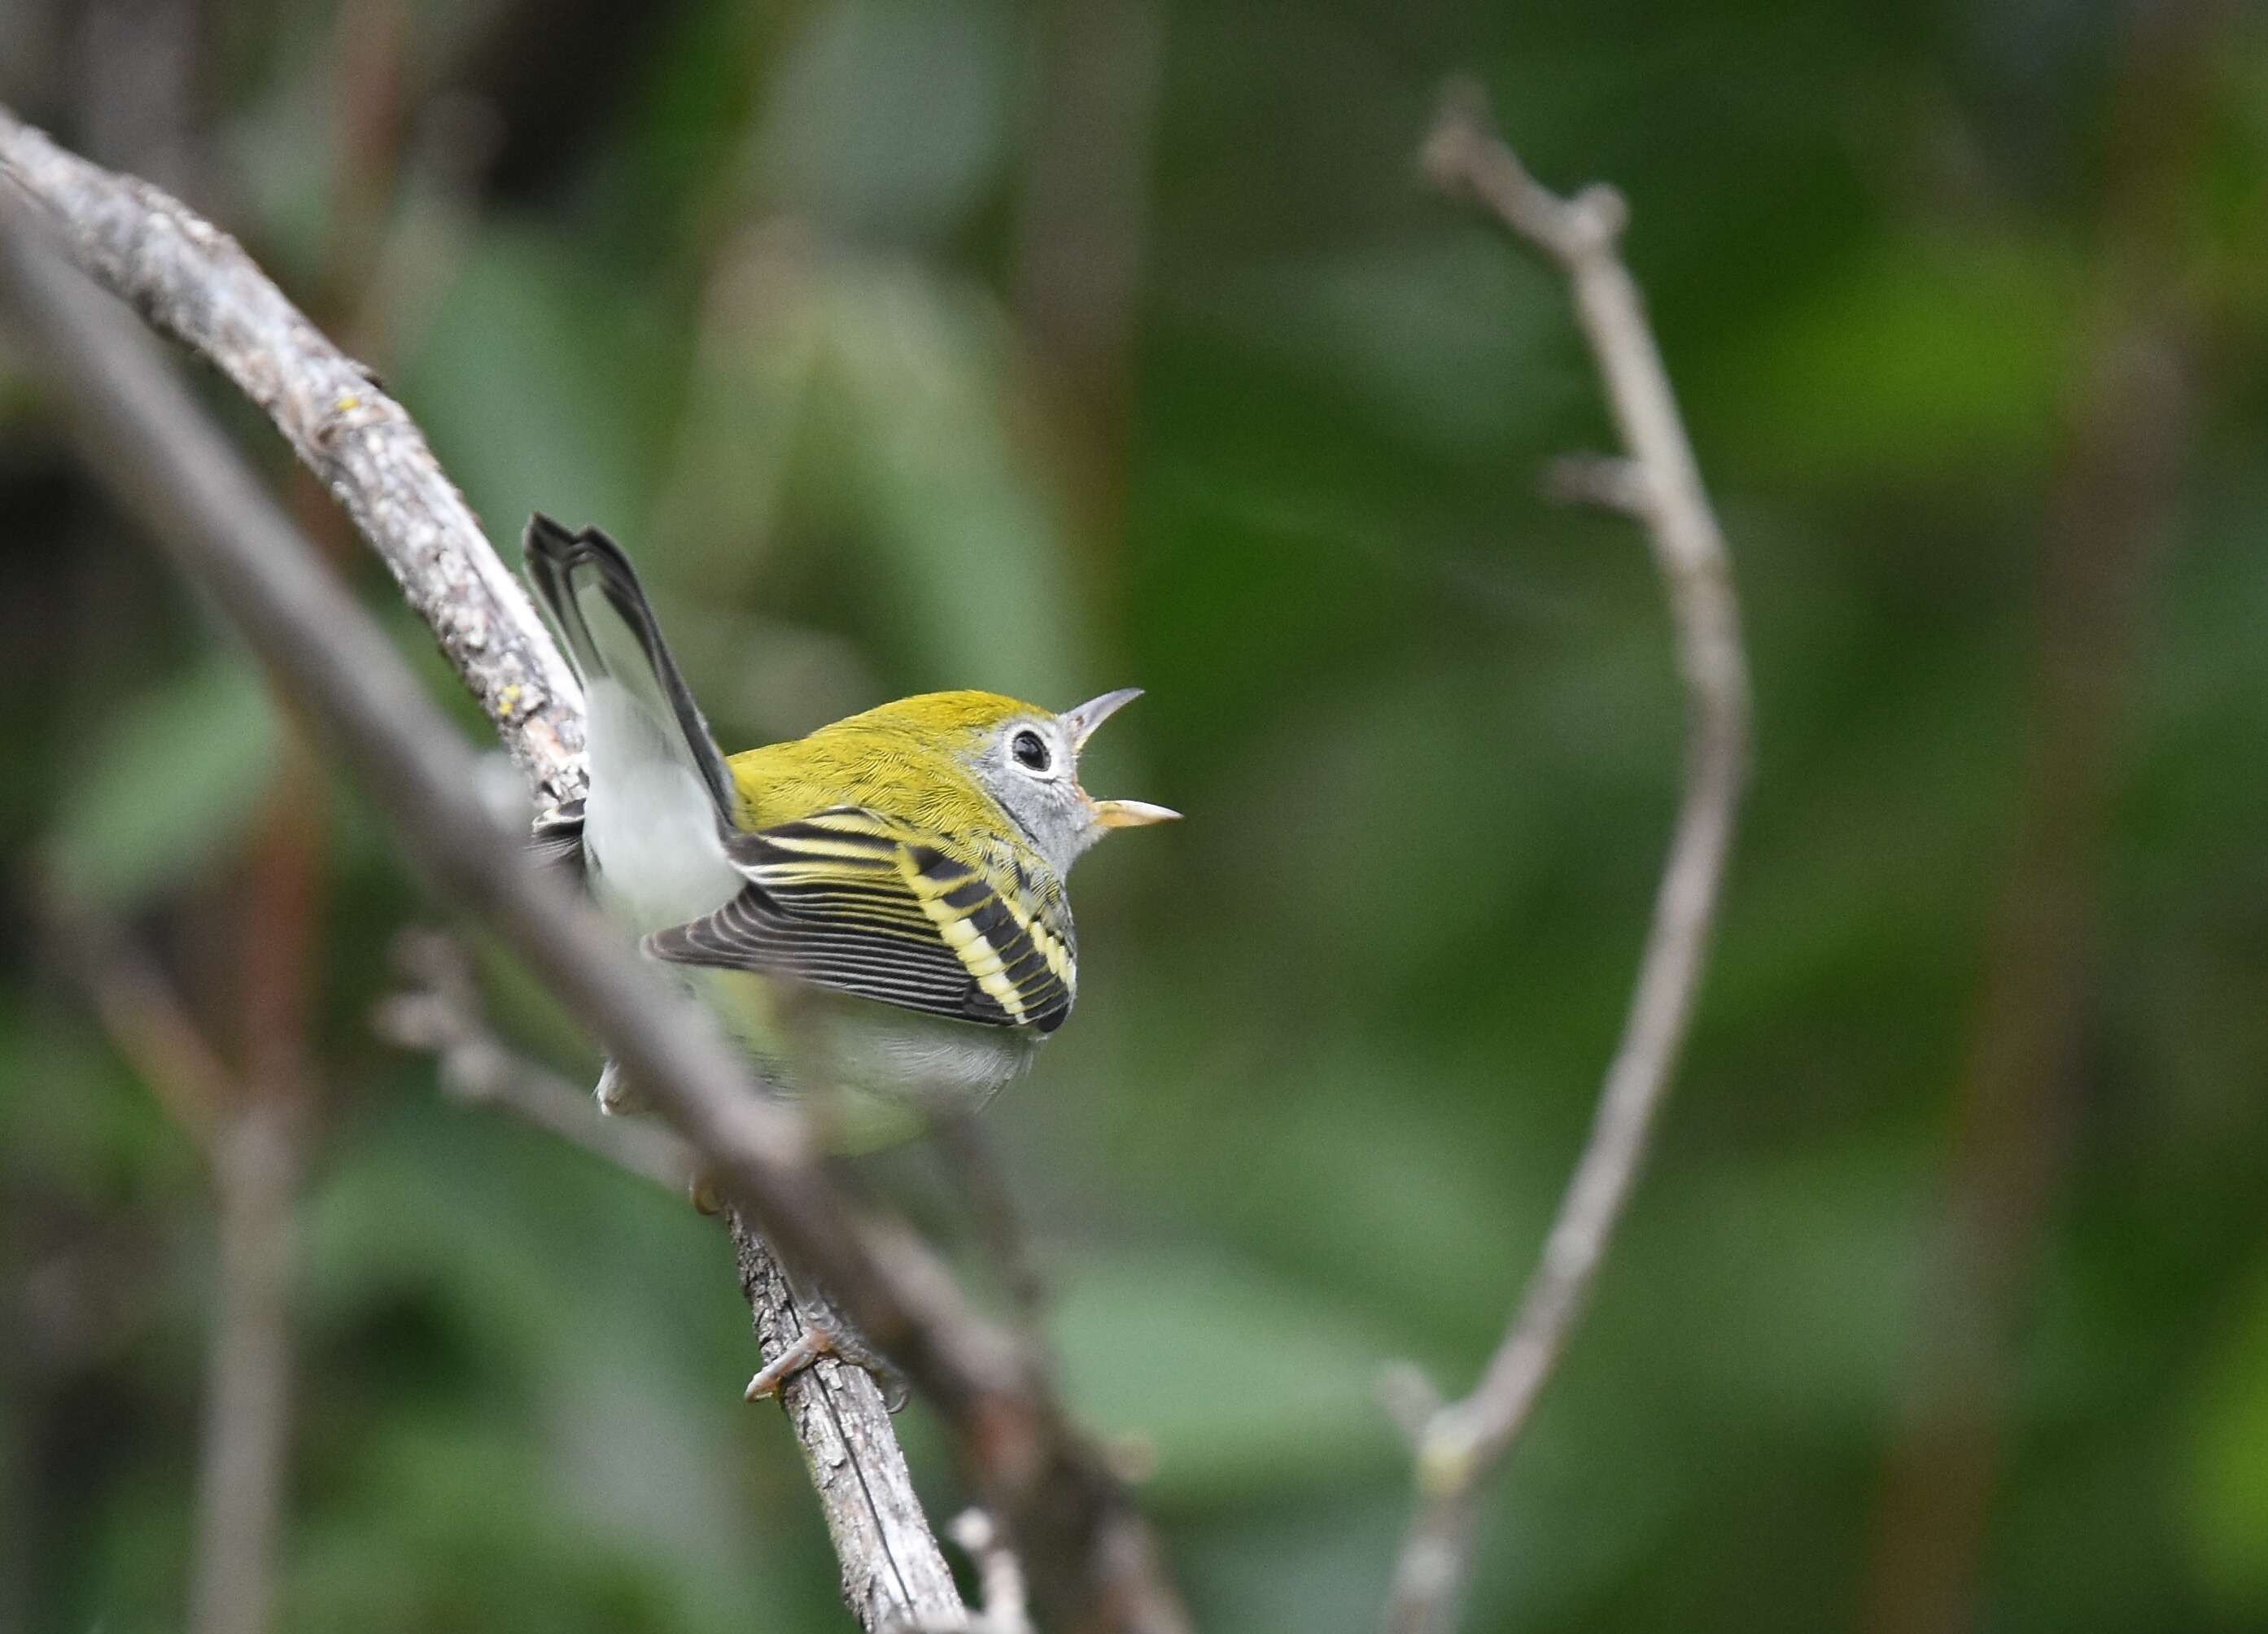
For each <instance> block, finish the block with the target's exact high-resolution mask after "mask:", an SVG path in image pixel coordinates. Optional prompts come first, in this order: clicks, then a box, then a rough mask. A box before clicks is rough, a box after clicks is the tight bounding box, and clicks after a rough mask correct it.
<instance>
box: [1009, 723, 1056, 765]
mask: <svg viewBox="0 0 2268 1634" xmlns="http://www.w3.org/2000/svg"><path fill="white" fill-rule="evenodd" d="M1008 753H1009V754H1013V755H1014V756H1015V757H1016V764H1017V765H1019V766H1021V767H1023V768H1025V769H1027V770H1029V771H1045V770H1047V769H1048V746H1047V745H1046V744H1044V743H1042V742H1041V741H1040V734H1039V733H1038V732H1029V731H1026V732H1018V733H1017V734H1016V735H1015V736H1014V737H1013V738H1012V739H1010V740H1008Z"/></svg>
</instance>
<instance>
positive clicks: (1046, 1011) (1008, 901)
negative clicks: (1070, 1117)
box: [645, 806, 1079, 1033]
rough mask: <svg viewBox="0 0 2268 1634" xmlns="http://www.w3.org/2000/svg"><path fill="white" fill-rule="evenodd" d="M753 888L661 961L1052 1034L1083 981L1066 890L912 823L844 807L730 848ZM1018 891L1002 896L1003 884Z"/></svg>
mask: <svg viewBox="0 0 2268 1634" xmlns="http://www.w3.org/2000/svg"><path fill="white" fill-rule="evenodd" d="M726 850H727V853H728V855H729V856H730V857H731V858H732V861H733V865H734V866H735V867H737V868H738V869H739V870H740V872H741V873H742V874H743V875H744V876H746V878H747V881H748V883H747V887H746V888H745V889H743V890H742V891H741V893H740V895H738V896H736V897H734V898H733V900H732V901H731V902H727V903H726V904H725V906H724V907H722V908H720V909H718V910H717V911H716V912H715V913H713V914H711V915H709V916H707V917H705V918H702V919H696V920H695V921H694V922H693V923H691V924H684V925H680V926H678V927H676V928H675V929H674V930H669V931H659V932H657V933H656V934H654V935H652V936H650V937H648V938H646V944H645V945H646V947H647V949H648V951H649V952H651V953H653V954H654V955H655V956H656V957H657V958H660V959H666V960H669V961H673V962H674V963H679V964H692V965H707V966H711V967H715V968H725V969H740V970H754V971H758V972H762V973H763V974H765V975H781V976H786V977H790V978H792V979H794V980H797V981H802V982H808V983H812V984H813V985H814V986H817V987H824V988H828V989H832V990H835V991H836V992H843V993H850V994H853V995H856V996H857V997H861V998H871V999H874V1000H876V1001H878V1002H880V1003H882V1004H887V1005H899V1006H901V1007H902V1008H904V1009H908V1010H918V1011H923V1012H927V1013H929V1014H932V1015H940V1016H950V1017H953V1018H954V1019H958V1020H964V1021H978V1022H984V1023H987V1024H990V1025H992V1026H996V1027H1035V1028H1037V1029H1038V1030H1039V1031H1041V1032H1042V1033H1052V1032H1053V1031H1055V1029H1056V1028H1057V1027H1060V1026H1061V1025H1062V1024H1063V1019H1064V1017H1065V1016H1066V1015H1068V1014H1070V1013H1071V999H1072V997H1073V995H1074V993H1075V992H1076V990H1077V986H1078V979H1079V968H1078V955H1077V953H1076V947H1075V943H1074V941H1073V938H1072V931H1071V909H1070V906H1069V904H1068V903H1067V902H1065V901H1064V895H1063V892H1062V888H1061V887H1060V885H1057V884H1054V883H1053V882H1052V881H1049V884H1048V885H1047V886H1042V885H1038V884H1035V881H1034V880H1033V878H1032V875H1031V873H1030V872H1027V870H1025V869H1022V868H1020V867H1017V866H1015V865H1013V864H1010V865H1007V866H1005V867H1004V868H1001V869H998V870H994V871H992V872H993V873H995V874H997V875H998V876H999V878H1000V883H999V884H996V883H995V882H994V879H993V878H991V877H988V873H987V871H986V870H984V869H982V868H980V867H979V866H977V865H976V864H974V863H972V862H968V861H964V860H962V859H961V857H955V856H954V855H952V854H950V853H949V852H948V851H947V850H945V849H943V848H941V847H940V846H939V845H938V844H936V843H932V842H931V841H928V840H925V839H924V837H923V836H921V835H919V834H917V832H915V831H913V830H911V829H909V828H907V827H906V826H904V825H902V824H900V823H896V822H893V821H890V820H889V819H887V818H885V817H881V816H879V815H877V814H875V813H872V812H868V811H864V810H861V809H859V808H858V807H855V806H839V807H836V808H834V809H831V810H828V811H823V812H820V813H815V814H814V815H813V816H811V817H807V818H804V819H802V820H800V821H795V822H789V823H782V824H780V825H778V826H777V827H775V828H766V829H762V830H760V831H758V832H756V833H754V834H743V835H735V836H733V839H732V840H731V841H729V842H728V843H727V847H726ZM1002 885H1005V887H1007V888H1006V890H1005V894H1004V891H1003V890H1002V888H1001V886H1002Z"/></svg>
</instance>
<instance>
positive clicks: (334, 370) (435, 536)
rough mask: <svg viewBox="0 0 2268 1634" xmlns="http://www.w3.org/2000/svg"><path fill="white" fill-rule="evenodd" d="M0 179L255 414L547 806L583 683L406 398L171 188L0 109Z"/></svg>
mask: <svg viewBox="0 0 2268 1634" xmlns="http://www.w3.org/2000/svg"><path fill="white" fill-rule="evenodd" d="M0 176H5V177H6V178H7V179H8V180H11V181H13V182H15V183H16V185H17V186H18V187H19V188H22V189H23V191H24V193H25V194H26V195H27V196H29V197H30V198H32V199H33V200H34V201H35V202H37V203H38V204H39V205H40V207H41V209H42V210H44V211H45V212H46V213H47V215H48V217H50V218H51V219H52V221H53V222H54V224H55V228H56V230H57V231H58V232H61V233H62V235H63V240H64V244H65V247H66V248H67V249H68V251H69V252H70V255H71V258H72V259H73V260H74V261H77V263H78V265H79V266H80V267H81V268H83V269H85V271H87V272H88V273H89V274H90V275H92V276H93V277H95V278H97V279H98V280H99V281H100V282H101V283H103V284H104V285H105V286H107V288H108V289H110V290H111V291H113V292H114V293H115V294H117V295H119V296H121V297H122V298H124V299H125V300H127V301H128V302H129V303H130V304H131V305H133V306H134V307H135V309H136V311H138V312H140V313H142V315H143V316H144V318H146V319H147V320H149V321H150V323H151V326H152V327H154V328H157V329H158V330H159V331H160V332H161V333H163V334H166V335H172V336H173V338H174V339H176V340H178V341H180V342H182V344H184V345H186V346H188V348H189V349H190V350H193V351H195V352H196V353H197V354H198V355H199V356H200V357H203V358H205V359H206V360H207V361H208V362H210V363H211V364H213V365H214V366H215V367H216V368H217V369H218V370H219V371H220V372H222V373H223V374H225V375H226V376H227V377H228V378H229V379H230V380H231V381H232V382H233V383H234V384H235V385H236V386H237V387H238V389H239V390H240V391H242V392H243V393H244V394H245V395H246V396H247V397H249V398H251V399H252V401H254V402H255V403H257V404H259V405H260V407H261V409H263V410H264V411H266V413H267V415H268V417H269V419H270V420H272V421H273V422H275V424H276V430H277V431H281V432H282V433H283V434H284V440H285V441H287V442H289V443H290V444H291V449H292V452H293V453H297V454H298V456H299V459H300V460H301V461H302V462H303V463H305V464H306V467H307V468H308V469H309V470H311V471H313V473H314V474H315V475H317V476H318V477H320V479H321V480H322V482H323V485H324V486H325V487H326V488H328V489H330V491H331V494H332V496H333V497H335V498H336V499H337V500H338V502H339V504H341V505H342V506H343V507H344V508H345V510H346V512H347V515H348V516H349V517H350V518H351V519H353V522H354V525H355V527H356V529H357V531H358V532H360V533H361V534H362V536H363V537H364V538H365V539H366V540H368V541H370V542H371V544H372V547H373V548H375V549H376V550H377V551H378V553H379V556H382V557H383V558H385V561H386V564H387V567H388V568H390V569H392V570H393V572H394V578H396V579H397V580H399V581H400V582H401V589H402V593H403V595H404V596H406V597H407V598H408V600H409V605H410V606H411V607H413V608H415V609H416V613H417V615H418V616H419V617H420V618H422V619H423V620H424V621H425V622H426V623H428V624H429V625H431V627H432V629H433V633H434V636H435V637H436V638H437V639H438V641H439V643H440V644H441V650H442V651H443V652H444V653H446V655H447V656H448V659H449V661H450V662H451V663H452V664H453V665H454V666H456V669H457V673H458V674H459V675H460V677H461V678H462V679H463V681H464V683H465V685H466V687H467V688H469V689H470V690H471V692H472V694H473V696H474V697H475V698H476V699H478V700H479V701H480V705H481V708H482V710H485V711H486V712H487V714H488V716H489V718H490V719H492V720H494V721H495V722H496V723H497V730H498V732H499V733H500V735H501V736H502V737H503V739H504V747H506V748H508V749H510V750H511V751H512V757H513V758H514V759H515V760H516V761H517V762H519V766H520V769H521V770H522V771H523V772H525V773H526V774H527V777H528V780H529V781H530V783H531V784H534V787H535V789H536V791H537V794H538V797H539V799H541V801H544V802H547V803H556V802H557V801H559V800H563V799H572V798H574V797H575V796H576V795H578V794H580V793H581V792H582V788H583V771H582V764H581V751H582V747H583V718H582V717H583V698H582V689H581V688H579V687H578V686H577V685H576V684H575V677H574V675H573V673H571V671H570V670H569V669H568V668H567V665H566V661H565V659H563V658H562V657H561V656H560V653H559V650H558V648H557V647H556V645H555V644H553V642H552V640H551V638H550V637H549V634H548V633H547V632H546V631H545V629H544V628H543V625H542V622H541V620H540V619H538V618H537V617H536V615H535V609H534V607H532V606H530V605H529V603H528V600H527V595H526V594H525V593H523V592H522V591H521V589H520V587H519V585H518V584H517V583H516V582H515V581H514V580H513V578H512V575H511V574H510V573H508V572H506V571H505V570H504V563H501V562H500V561H498V560H497V555H496V552H495V551H493V550H491V549H490V548H489V543H488V541H487V539H486V538H485V537H483V536H482V533H481V528H480V524H479V523H478V522H477V521H475V519H474V517H473V513H472V512H470V511H469V510H468V509H467V508H466V505H465V501H464V497H463V496H461V495H460V494H459V493H458V492H457V490H456V488H455V487H454V485H453V484H452V483H451V482H450V481H449V479H448V478H447V477H446V476H444V475H442V473H441V467H439V465H438V464H437V463H436V462H435V460H434V459H433V453H432V451H431V449H429V448H428V447H426V445H425V438H424V435H423V432H421V431H418V429H417V427H416V425H415V424H414V423H412V422H411V420H410V418H409V412H408V411H407V410H406V409H403V408H402V407H401V404H400V403H398V402H396V401H394V399H393V398H391V397H389V396H387V394H386V393H385V392H384V391H383V390H382V389H381V388H380V387H379V384H378V382H377V381H376V380H375V379H372V377H371V375H370V373H369V372H368V371H367V370H365V368H364V367H363V365H362V364H358V363H357V362H356V361H355V360H354V359H353V358H351V357H348V356H347V355H346V354H345V353H343V352H342V351H341V350H339V349H338V348H337V347H335V346H334V345H333V344H331V342H329V341H328V340H327V339H326V338H325V337H324V335H323V334H322V332H321V331H320V330H319V329H317V328H315V326H314V325H313V324H312V323H310V322H308V321H307V320H306V316H305V315H304V314H302V313H300V312H299V310H298V308H297V307H295V306H293V305H291V302H290V301H288V300H286V299H284V296H283V294H282V292H281V291H278V290H277V289H276V286H275V285H274V284H273V283H270V282H269V280H268V277H267V276H266V275H265V274H264V273H262V272H261V270H260V269H259V268H258V267H257V266H255V265H254V263H253V261H252V258H251V257H250V256H248V255H247V254H245V253H244V251H243V249H242V247H239V245H238V243H237V242H236V240H235V239H232V238H231V237H229V236H228V234H226V233H225V232H222V231H221V230H220V229H219V228H217V227H216V226H214V225H213V224H211V223H210V222H209V221H206V220H204V219H203V217H200V216H198V215H196V214H195V212H194V211H192V210H189V209H188V207H186V206H185V205H183V204H182V203H181V202H180V200H178V199H175V198H174V197H173V196H172V195H170V194H167V193H166V192H164V191H162V190H161V189H159V188H154V187H152V186H151V185H150V184H149V183H148V182H146V181H142V180H137V179H136V178H134V177H131V176H121V175H117V174H114V173H112V172H110V171H107V170H104V169H102V168H100V167H99V166H95V165H91V164H89V163H87V161H85V159H83V158H79V157H77V155H76V154H73V153H69V152H66V151H63V149H62V148H59V147H57V146H56V145H55V144H54V143H53V142H51V141H49V140H48V137H47V136H45V135H44V134H43V133H41V132H40V131H38V130H35V129H33V128H32V127H31V126H28V125H26V124H24V123H23V122H22V121H19V120H18V119H17V118H16V117H15V115H14V114H11V113H10V112H9V111H8V110H7V109H5V108H4V107H0Z"/></svg>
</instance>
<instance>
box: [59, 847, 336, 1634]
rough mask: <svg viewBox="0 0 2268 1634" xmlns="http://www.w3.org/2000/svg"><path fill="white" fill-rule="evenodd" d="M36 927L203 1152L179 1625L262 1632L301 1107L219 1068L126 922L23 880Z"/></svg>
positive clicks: (293, 1086) (275, 1523)
mask: <svg viewBox="0 0 2268 1634" xmlns="http://www.w3.org/2000/svg"><path fill="white" fill-rule="evenodd" d="M33 901H34V902H35V904H36V911H37V913H38V915H39V917H40V927H41V929H42V931H44V932H45V933H46V935H47V937H48V939H49V941H50V942H51V943H52V944H53V945H54V946H55V949H56V951H57V952H58V953H59V954H60V955H61V962H62V964H63V966H64V968H66V969H68V970H69V972H70V975H71V976H72V978H73V979H74V980H75V981H76V982H77V983H78V985H79V987H80V988H81V990H83V991H84V993H85V996H86V999H87V1002H88V1003H89V1005H91V1006H92V1009H93V1011H94V1013H95V1017H96V1019H98V1020H99V1021H100V1023H101V1024H102V1027H103V1030H104V1031H105V1033H107V1034H108V1036H109V1038H110V1041H111V1043H112V1045H113V1046H114V1048H115V1049H117V1050H118V1053H119V1054H120V1055H121V1056H124V1057H125V1059H126V1061H127V1064H129V1066H131V1067H132V1068H133V1069H134V1070H135V1071H136V1075H137V1076H139V1077H140V1078H141V1079H142V1080H143V1082H144V1084H146V1085H148V1086H149V1087H150V1091H151V1093H152V1094H153V1095H154V1096H156V1097H157V1100H158V1105H159V1106H161V1107H162V1108H165V1110H166V1113H167V1115H170V1116H171V1117H172V1118H173V1121H174V1122H175V1123H177V1124H178V1125H179V1126H180V1128H181V1130H183V1131H184V1132H185V1133H186V1134H187V1135H188V1137H189V1138H190V1139H191V1140H193V1141H194V1142H195V1144H196V1146H197V1148H198V1150H199V1152H201V1153H202V1154H203V1157H204V1159H205V1160H206V1164H207V1167H208V1171H209V1174H210V1183H211V1186H212V1193H213V1201H214V1206H215V1211H216V1213H217V1218H218V1230H217V1237H218V1251H217V1256H216V1259H217V1272H216V1284H217V1301H216V1304H217V1308H216V1310H215V1312H214V1314H213V1323H212V1329H211V1335H210V1342H209V1344H208V1347H207V1358H206V1367H205V1381H204V1401H203V1418H204V1423H203V1430H202V1431H201V1432H200V1434H199V1438H198V1461H199V1468H198V1476H197V1547H196V1551H195V1557H194V1560H195V1567H194V1571H193V1572H192V1580H191V1584H190V1594H189V1603H190V1616H189V1626H190V1627H191V1628H193V1629H195V1630H200V1631H201V1634H253V1631H255V1630H261V1629H262V1628H264V1627H266V1626H267V1623H268V1621H269V1612H270V1604H271V1600H272V1596H273V1577H274V1571H273V1563H274V1558H275V1554H276V1537H277V1535H278V1532H279V1530H280V1527H281V1522H282V1513H283V1493H284V1452H285V1442H286V1438H287V1434H288V1431H289V1426H290V1417H291V1414H290V1405H291V1326H290V1312H289V1309H288V1305H287V1296H288V1293H289V1289H290V1269H291V1204H292V1198H293V1196H294V1195H295V1193H296V1191H297V1189H298V1175H299V1170H300V1167H301V1162H302V1157H303V1151H302V1149H303V1147H304V1145H305V1131H304V1128H303V1125H304V1123H305V1117H306V1097H305V1096H304V1094H302V1093H298V1089H299V1087H300V1086H299V1085H298V1083H297V1082H296V1081H286V1080H283V1079H280V1078H271V1079H270V1080H269V1081H268V1082H265V1083H261V1082H256V1081H255V1080H254V1078H253V1077H252V1076H251V1075H249V1074H247V1075H244V1076H239V1074H237V1073H235V1072H233V1071H231V1070H230V1068H229V1067H228V1065H227V1064H225V1062H224V1061H223V1060H222V1059H221V1057H220V1055H219V1052H218V1051H217V1050H216V1049H213V1047H212V1046H211V1044H210V1042H208V1041H207V1040H206V1038H205V1036H204V1034H203V1030H202V1029H201V1028H200V1027H198V1025H197V1023H196V1019H195V1017H193V1016H192V1015H191V1014H190V1013H189V1007H188V1004H187V1003H186V1002H185V1001H184V1000H183V998H182V997H181V995H180V990H178V989H177V988H176V987H175V985H174V983H173V982H172V981H171V980H170V979H168V977H167V976H166V973H165V972H164V971H163V970H161V969H159V968H158V965H157V963H156V961H153V960H152V959H151V958H150V956H149V955H148V954H147V953H144V951H143V950H142V949H141V948H140V947H139V946H136V942H135V939H134V938H133V936H132V935H131V934H130V933H129V931H128V930H127V928H126V927H125V926H124V925H122V924H119V923H117V922H116V921H115V920H114V919H113V918H112V917H111V916H109V915H108V914H107V913H106V912H105V911H103V910H102V909H100V908H99V907H98V906H97V905H95V904H93V903H92V902H84V901H79V900H76V899H70V898H66V897H65V896H64V895H63V894H62V893H61V892H60V891H59V890H58V889H57V888H56V887H55V885H54V883H53V882H52V881H51V880H46V879H43V878H36V877H35V878H34V880H33Z"/></svg>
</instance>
